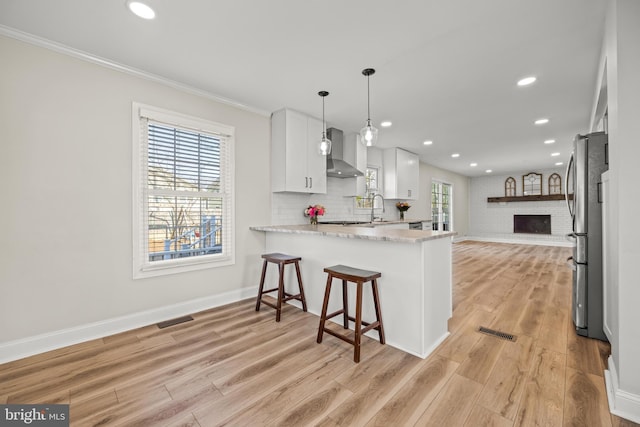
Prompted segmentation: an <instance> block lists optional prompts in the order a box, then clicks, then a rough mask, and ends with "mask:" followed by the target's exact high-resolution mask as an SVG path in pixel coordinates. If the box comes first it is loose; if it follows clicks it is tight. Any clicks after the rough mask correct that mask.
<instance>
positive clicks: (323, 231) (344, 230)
mask: <svg viewBox="0 0 640 427" xmlns="http://www.w3.org/2000/svg"><path fill="white" fill-rule="evenodd" d="M398 222H402V221H398ZM385 224H390V222H386V223H385ZM249 228H250V229H251V230H254V231H268V232H275V233H291V234H315V235H321V236H329V237H343V238H346V239H367V240H384V241H390V242H403V243H420V242H424V241H427V240H435V239H442V238H445V237H453V236H455V235H457V234H458V233H457V232H455V231H432V230H405V229H397V228H396V229H394V228H392V229H389V228H387V227H362V225H359V226H358V225H355V226H350V225H323V224H319V225H265V226H256V227H249Z"/></svg>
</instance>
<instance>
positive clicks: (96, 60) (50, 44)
mask: <svg viewBox="0 0 640 427" xmlns="http://www.w3.org/2000/svg"><path fill="white" fill-rule="evenodd" d="M0 35H2V36H6V37H9V38H12V39H16V40H19V41H22V42H25V43H29V44H31V45H34V46H38V47H42V48H45V49H48V50H51V51H54V52H57V53H61V54H63V55H67V56H71V57H74V58H77V59H81V60H83V61H87V62H91V63H93V64H96V65H100V66H102V67H105V68H110V69H112V70H115V71H119V72H121V73H126V74H129V75H132V76H135V77H138V78H142V79H145V80H149V81H152V82H155V83H160V84H163V85H165V86H169V87H172V88H174V89H178V90H180V91H183V92H186V93H190V94H192V95H197V96H201V97H203V98H207V99H210V100H212V101H215V102H219V103H221V104H225V105H229V106H232V107H235V108H238V109H240V110H244V111H248V112H251V113H255V114H259V115H261V116H265V117H270V116H271V113H270V112H268V111H265V110H262V109H260V108H255V107H252V106H249V105H245V104H242V103H239V102H237V101H234V100H232V99H229V98H225V97H222V96H219V95H216V94H214V93H211V92H207V91H205V90H202V89H198V88H195V87H193V86H189V85H186V84H183V83H180V82H177V81H175V80H171V79H167V78H165V77H161V76H158V75H156V74H153V73H149V72H147V71H143V70H139V69H137V68H133V67H129V66H127V65H124V64H120V63H117V62H114V61H111V60H109V59H106V58H102V57H99V56H96V55H93V54H90V53H88V52H84V51H81V50H78V49H74V48H72V47H69V46H66V45H63V44H60V43H57V42H54V41H52V40H48V39H44V38H42V37H38V36H35V35H33V34H30V33H26V32H23V31H20V30H16V29H14V28H11V27H7V26H5V25H0Z"/></svg>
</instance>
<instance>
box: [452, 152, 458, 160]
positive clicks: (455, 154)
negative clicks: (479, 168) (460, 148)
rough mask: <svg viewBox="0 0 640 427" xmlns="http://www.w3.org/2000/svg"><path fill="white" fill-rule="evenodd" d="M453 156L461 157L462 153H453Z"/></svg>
mask: <svg viewBox="0 0 640 427" xmlns="http://www.w3.org/2000/svg"><path fill="white" fill-rule="evenodd" d="M451 157H453V158H454V159H455V158H456V157H460V153H453V154H452V155H451Z"/></svg>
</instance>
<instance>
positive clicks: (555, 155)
mask: <svg viewBox="0 0 640 427" xmlns="http://www.w3.org/2000/svg"><path fill="white" fill-rule="evenodd" d="M559 155H560V153H551V157H558V156H559Z"/></svg>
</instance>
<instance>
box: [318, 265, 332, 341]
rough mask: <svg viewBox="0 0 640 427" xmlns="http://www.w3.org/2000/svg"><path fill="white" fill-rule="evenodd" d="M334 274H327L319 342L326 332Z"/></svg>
mask: <svg viewBox="0 0 640 427" xmlns="http://www.w3.org/2000/svg"><path fill="white" fill-rule="evenodd" d="M332 280H333V276H331V274H329V275H327V286H326V287H325V290H324V302H323V303H322V311H321V312H320V326H319V327H318V339H317V340H316V341H317V342H318V343H321V342H322V334H324V324H325V322H326V321H327V308H328V306H329V295H330V294H331V282H332Z"/></svg>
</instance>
